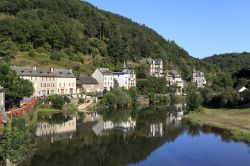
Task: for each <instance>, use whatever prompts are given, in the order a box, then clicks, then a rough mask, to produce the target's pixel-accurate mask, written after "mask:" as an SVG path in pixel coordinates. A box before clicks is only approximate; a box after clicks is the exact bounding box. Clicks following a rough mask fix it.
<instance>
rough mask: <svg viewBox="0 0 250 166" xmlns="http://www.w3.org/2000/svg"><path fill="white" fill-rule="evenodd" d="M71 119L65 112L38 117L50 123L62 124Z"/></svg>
mask: <svg viewBox="0 0 250 166" xmlns="http://www.w3.org/2000/svg"><path fill="white" fill-rule="evenodd" d="M70 119H71V117H69V116H67V115H65V114H63V113H61V112H60V113H55V114H52V115H48V116H43V117H40V116H39V117H38V120H39V121H43V122H47V123H49V124H62V123H64V122H67V121H69V120H70Z"/></svg>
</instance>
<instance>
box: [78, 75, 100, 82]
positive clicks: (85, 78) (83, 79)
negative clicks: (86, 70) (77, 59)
mask: <svg viewBox="0 0 250 166" xmlns="http://www.w3.org/2000/svg"><path fill="white" fill-rule="evenodd" d="M77 81H79V83H81V84H98V81H97V80H96V79H95V78H93V77H90V76H80V77H79V78H78V79H77Z"/></svg>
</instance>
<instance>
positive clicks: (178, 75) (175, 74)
mask: <svg viewBox="0 0 250 166" xmlns="http://www.w3.org/2000/svg"><path fill="white" fill-rule="evenodd" d="M167 75H170V76H173V77H181V74H180V73H179V72H178V71H177V70H169V71H168V72H167Z"/></svg>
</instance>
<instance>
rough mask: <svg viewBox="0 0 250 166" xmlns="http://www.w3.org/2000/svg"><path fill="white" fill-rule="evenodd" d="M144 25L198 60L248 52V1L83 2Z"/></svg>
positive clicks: (249, 35) (249, 16) (163, 0)
mask: <svg viewBox="0 0 250 166" xmlns="http://www.w3.org/2000/svg"><path fill="white" fill-rule="evenodd" d="M87 1H88V2H90V3H91V4H93V5H94V6H97V7H98V8H100V9H103V10H107V11H111V12H114V13H117V14H120V15H122V16H125V17H128V18H131V19H132V20H134V21H136V22H139V23H141V24H145V25H147V26H149V27H151V28H153V29H154V30H156V31H157V32H158V33H159V34H161V35H162V36H163V37H164V38H166V39H170V40H174V41H175V42H176V43H177V44H178V45H180V46H181V47H183V48H184V49H185V50H187V51H188V52H189V53H190V55H192V56H194V57H198V58H203V57H207V56H211V55H213V54H219V53H227V52H243V51H250V0H87Z"/></svg>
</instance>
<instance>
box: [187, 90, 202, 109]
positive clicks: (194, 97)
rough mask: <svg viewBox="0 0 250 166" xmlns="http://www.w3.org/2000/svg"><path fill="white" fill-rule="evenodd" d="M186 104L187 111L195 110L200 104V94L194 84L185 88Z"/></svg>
mask: <svg viewBox="0 0 250 166" xmlns="http://www.w3.org/2000/svg"><path fill="white" fill-rule="evenodd" d="M186 101H187V106H188V109H189V111H196V110H198V109H199V108H200V106H201V104H202V96H201V95H200V92H199V91H198V89H196V87H195V86H189V87H188V89H187V100H186Z"/></svg>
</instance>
